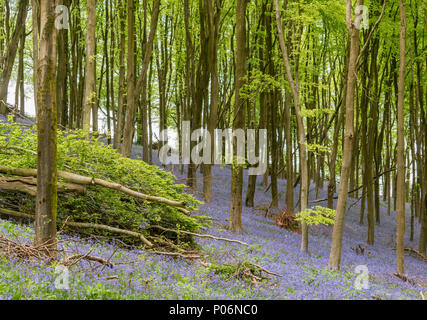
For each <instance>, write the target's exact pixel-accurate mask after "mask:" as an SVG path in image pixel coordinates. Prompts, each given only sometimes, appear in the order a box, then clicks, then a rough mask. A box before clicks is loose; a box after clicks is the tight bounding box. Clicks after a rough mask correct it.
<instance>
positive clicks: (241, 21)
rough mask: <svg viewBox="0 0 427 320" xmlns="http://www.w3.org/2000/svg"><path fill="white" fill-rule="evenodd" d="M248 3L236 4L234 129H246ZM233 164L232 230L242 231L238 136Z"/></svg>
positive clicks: (241, 182)
mask: <svg viewBox="0 0 427 320" xmlns="http://www.w3.org/2000/svg"><path fill="white" fill-rule="evenodd" d="M246 5H247V0H237V6H236V44H237V47H236V76H235V77H236V80H235V93H234V94H235V101H234V113H235V118H234V121H233V130H237V129H244V128H245V119H246V108H245V107H244V100H243V98H242V97H241V95H240V89H241V88H242V86H243V85H244V83H245V82H244V77H245V75H246V20H245V17H246ZM233 152H234V157H233V165H232V169H231V178H232V180H231V199H230V230H231V231H233V232H237V233H241V232H242V191H243V167H242V165H240V164H238V163H237V162H236V160H237V159H236V155H237V138H236V137H234V139H233Z"/></svg>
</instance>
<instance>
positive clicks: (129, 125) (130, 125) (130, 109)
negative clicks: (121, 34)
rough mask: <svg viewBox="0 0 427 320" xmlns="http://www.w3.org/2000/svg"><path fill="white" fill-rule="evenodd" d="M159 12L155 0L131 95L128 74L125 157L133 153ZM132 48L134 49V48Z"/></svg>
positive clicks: (158, 4)
mask: <svg viewBox="0 0 427 320" xmlns="http://www.w3.org/2000/svg"><path fill="white" fill-rule="evenodd" d="M128 1H133V0H128ZM159 11H160V0H155V1H154V5H153V11H152V14H151V25H150V35H149V37H148V42H147V46H146V48H145V52H144V59H143V61H142V70H141V73H140V75H139V77H138V80H137V83H136V85H135V90H133V91H132V92H133V93H132V94H130V93H131V91H130V89H129V79H130V78H129V74H128V96H127V107H126V117H125V121H124V128H123V146H122V154H123V156H125V157H129V156H130V154H131V151H132V140H133V134H134V127H135V116H136V101H138V100H139V97H140V95H141V90H142V85H143V83H144V80H145V78H146V77H147V71H148V67H149V64H150V59H151V55H152V51H153V43H154V37H155V35H156V29H157V22H158V18H159ZM133 19H135V18H133ZM133 21H134V20H133ZM129 43H130V40H129V37H128V51H130V49H129ZM132 48H134V47H133V46H132ZM133 51H134V50H132V52H133ZM128 57H129V52H128ZM128 62H129V61H128ZM129 67H130V66H129V65H128V73H129V72H134V71H133V69H134V68H133V69H132V70H129Z"/></svg>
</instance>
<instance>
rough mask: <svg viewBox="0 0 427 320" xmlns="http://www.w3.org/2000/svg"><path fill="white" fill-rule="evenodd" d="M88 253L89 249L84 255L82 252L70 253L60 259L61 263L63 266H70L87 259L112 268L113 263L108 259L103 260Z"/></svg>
mask: <svg viewBox="0 0 427 320" xmlns="http://www.w3.org/2000/svg"><path fill="white" fill-rule="evenodd" d="M89 253H90V251H89V252H88V253H87V254H84V255H83V254H75V255H72V256H70V257H66V258H64V259H63V260H62V261H61V264H63V265H64V266H72V265H74V264H77V263H78V262H79V261H81V260H88V261H95V262H99V263H100V264H101V265H104V266H107V267H110V268H113V264H112V263H111V262H110V261H108V260H105V259H103V258H101V257H95V256H91V255H89Z"/></svg>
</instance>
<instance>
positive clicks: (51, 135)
mask: <svg viewBox="0 0 427 320" xmlns="http://www.w3.org/2000/svg"><path fill="white" fill-rule="evenodd" d="M54 22H55V1H50V0H41V1H40V43H39V52H38V59H39V60H38V63H37V66H38V76H37V81H38V84H37V105H38V108H39V112H38V117H37V142H38V145H37V198H36V215H35V241H34V242H35V245H36V246H40V245H43V246H46V247H47V248H48V253H49V255H50V256H52V257H53V258H55V257H56V254H57V253H56V210H57V163H56V161H57V145H56V144H57V121H56V119H57V118H56V116H57V114H56V107H57V106H56V99H55V86H56V68H55V66H56V36H57V30H56V28H55V23H54Z"/></svg>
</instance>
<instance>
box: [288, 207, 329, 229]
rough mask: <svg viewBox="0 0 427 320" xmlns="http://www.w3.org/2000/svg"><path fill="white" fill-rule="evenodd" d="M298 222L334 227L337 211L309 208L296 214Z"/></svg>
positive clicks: (324, 208)
mask: <svg viewBox="0 0 427 320" xmlns="http://www.w3.org/2000/svg"><path fill="white" fill-rule="evenodd" d="M296 216H297V217H296V219H295V220H297V221H304V222H305V223H306V224H307V225H309V226H310V225H313V224H314V225H318V224H323V225H332V224H334V219H335V210H332V209H329V208H326V207H322V206H316V207H313V208H307V209H305V210H304V211H301V212H298V213H297V214H296Z"/></svg>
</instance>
